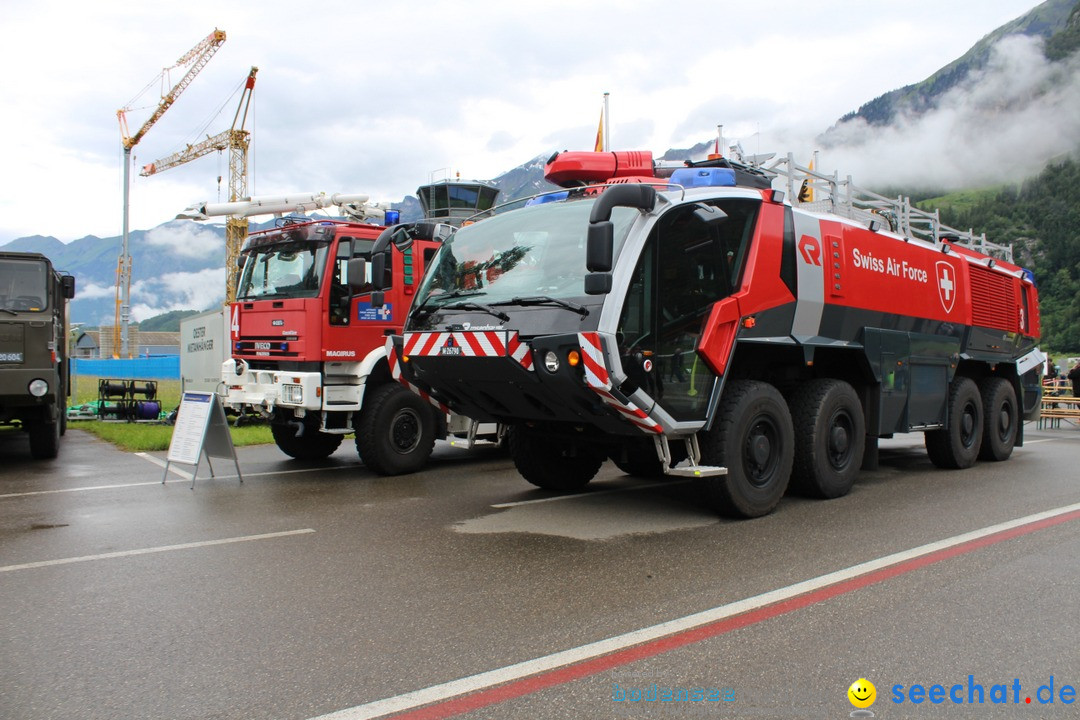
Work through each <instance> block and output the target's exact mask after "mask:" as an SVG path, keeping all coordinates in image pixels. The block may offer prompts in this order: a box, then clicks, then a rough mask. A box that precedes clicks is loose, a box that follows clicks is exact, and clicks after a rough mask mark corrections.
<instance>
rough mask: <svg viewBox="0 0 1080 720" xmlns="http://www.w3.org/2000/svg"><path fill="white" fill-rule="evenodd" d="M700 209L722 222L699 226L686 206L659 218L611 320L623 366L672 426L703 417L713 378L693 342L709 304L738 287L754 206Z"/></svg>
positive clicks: (736, 201)
mask: <svg viewBox="0 0 1080 720" xmlns="http://www.w3.org/2000/svg"><path fill="white" fill-rule="evenodd" d="M708 204H710V205H714V206H716V207H719V208H720V209H721V210H723V211H724V212H725V213H726V214H727V216H728V217H727V219H726V220H722V221H720V222H714V223H706V222H704V221H703V220H702V219H701V218H699V217H698V216H697V215H695V213H694V210H695V206H694V205H689V206H687V205H683V206H679V207H676V208H674V209H672V210H671V211H669V212H668V213H667V214H665V215H664V216H663V217H661V218H660V220H659V221H658V222H657V224H656V227H655V228H654V229H653V232H652V234H651V235H650V237H649V239H648V240H647V241H646V245H645V248H644V250H643V251H642V255H641V257H640V259H639V260H638V264H637V267H636V268H635V270H634V276H633V279H632V282H631V286H630V290H629V292H628V294H627V297H626V301H625V305H624V306H623V311H622V316H621V318H620V321H619V346H620V353H621V354H622V356H623V357H622V364H623V368H624V369H626V371H627V374H628V375H629V376H630V379H631V381H633V382H634V383H635V384H637V385H639V386H641V387H643V388H645V390H646V392H648V393H649V394H650V395H652V396H653V397H654V398H655V399H656V400H657V401H658V402H659V403H660V404H661V406H662V407H663V408H664V409H665V410H667V412H668V413H670V414H671V415H672V416H673V417H674V418H675V419H676V420H686V421H689V420H699V419H703V418H704V417H705V412H706V410H707V406H708V403H709V396H710V394H711V391H712V388H713V384H714V383H715V380H716V378H715V376H714V375H713V374H712V372H711V371H710V370H709V369H708V367H707V366H706V365H705V363H703V362H701V361H700V359H699V358H698V356H697V352H696V348H697V343H698V340H699V339H700V337H701V331H702V325H703V323H704V321H705V319H706V318H707V317H708V314H709V310H710V309H711V308H712V306H713V303H715V302H716V301H717V300H721V299H723V298H725V297H727V296H728V295H730V294H731V293H732V292H734V290H735V289H736V288H737V287H738V283H739V280H740V277H741V275H742V269H743V265H744V263H745V259H746V255H747V249H748V245H749V242H750V238H752V237H753V231H754V225H755V221H756V218H757V211H758V208H759V206H760V202H759V201H756V200H749V199H741V198H729V199H723V200H718V201H712V202H709V203H708ZM646 360H651V361H652V362H651V363H646V362H645V361H646ZM647 366H651V370H649V371H646V370H645V368H646V367H647Z"/></svg>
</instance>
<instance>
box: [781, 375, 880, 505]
mask: <svg viewBox="0 0 1080 720" xmlns="http://www.w3.org/2000/svg"><path fill="white" fill-rule="evenodd" d="M791 421H792V424H793V426H794V428H795V461H794V463H793V466H792V472H791V486H792V489H793V490H796V491H798V492H799V493H801V494H803V495H809V496H812V497H819V498H837V497H840V496H842V495H847V494H848V492H849V491H850V490H851V486H852V485H854V484H855V478H856V477H857V476H858V474H859V467H860V466H861V465H862V457H863V449H864V442H863V439H864V437H863V436H864V435H865V434H866V422H865V420H864V419H863V413H862V405H861V404H860V403H859V396H858V394H857V393H856V392H855V389H854V388H853V387H851V385H849V384H847V383H846V382H844V381H842V380H833V379H830V378H821V379H818V380H811V381H810V382H807V383H804V384H802V385H800V386H799V388H798V389H797V390H796V391H795V392H794V394H793V395H792V396H791Z"/></svg>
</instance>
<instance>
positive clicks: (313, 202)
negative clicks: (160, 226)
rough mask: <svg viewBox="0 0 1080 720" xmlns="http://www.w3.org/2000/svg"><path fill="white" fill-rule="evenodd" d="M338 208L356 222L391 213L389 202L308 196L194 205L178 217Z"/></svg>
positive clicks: (364, 197)
mask: <svg viewBox="0 0 1080 720" xmlns="http://www.w3.org/2000/svg"><path fill="white" fill-rule="evenodd" d="M331 206H336V207H338V208H340V209H341V211H342V213H343V214H344V215H345V216H346V217H348V218H349V219H351V220H354V221H356V222H365V221H367V220H379V221H380V224H381V222H382V221H383V220H384V219H385V215H386V214H387V212H394V211H391V210H390V203H388V202H368V196H367V195H347V194H344V193H334V194H333V195H327V194H326V193H305V194H296V195H281V196H267V197H251V198H248V199H246V200H238V201H236V202H227V203H205V202H204V203H195V204H194V205H190V206H188V207H187V208H185V209H184V211H183V212H181V213H180V214H178V215H177V216H176V219H177V220H209V219H210V218H211V217H221V216H229V217H239V218H245V217H252V216H254V215H279V216H280V215H286V214H289V213H305V212H311V211H313V210H322V209H323V208H328V207H331Z"/></svg>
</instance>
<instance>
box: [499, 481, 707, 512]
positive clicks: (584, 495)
mask: <svg viewBox="0 0 1080 720" xmlns="http://www.w3.org/2000/svg"><path fill="white" fill-rule="evenodd" d="M688 482H692V481H691V480H689V479H686V480H667V481H665V482H657V483H646V484H644V485H631V486H629V487H620V488H612V489H610V490H594V491H592V492H582V493H577V494H575V495H556V496H554V497H546V498H536V499H535V500H518V501H517V502H506V503H498V504H496V505H492V506H491V507H493V508H500V509H501V508H509V507H517V506H518V505H535V504H536V503H548V502H558V501H559V500H581V499H583V498H591V497H596V496H597V495H610V494H611V493H619V492H629V491H630V490H645V489H647V488H654V487H661V486H663V485H667V486H671V485H684V484H686V483H688Z"/></svg>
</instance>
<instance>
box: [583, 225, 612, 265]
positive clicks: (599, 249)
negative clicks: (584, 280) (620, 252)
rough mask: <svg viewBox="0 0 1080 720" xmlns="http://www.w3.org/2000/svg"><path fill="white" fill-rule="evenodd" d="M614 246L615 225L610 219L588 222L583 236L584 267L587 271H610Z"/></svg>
mask: <svg viewBox="0 0 1080 720" xmlns="http://www.w3.org/2000/svg"><path fill="white" fill-rule="evenodd" d="M614 247H615V226H614V225H612V224H611V221H610V220H604V221H602V222H596V223H590V224H589V230H588V233H587V234H586V236H585V268H586V269H587V270H588V271H589V272H611V264H612V259H613V255H614Z"/></svg>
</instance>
